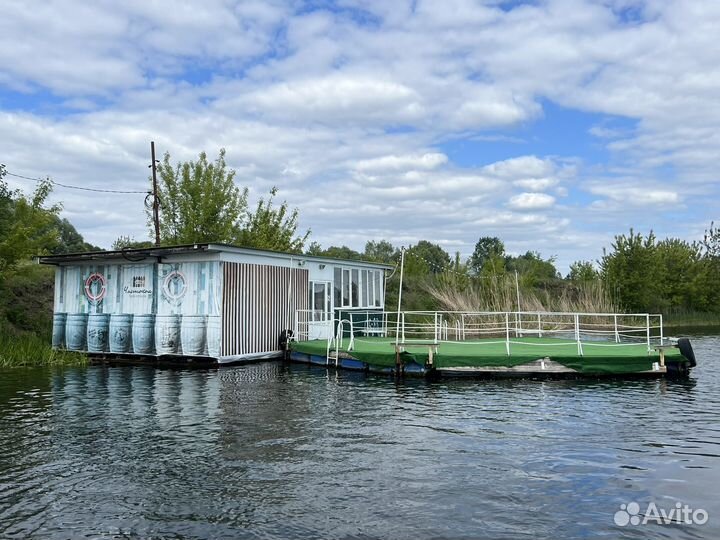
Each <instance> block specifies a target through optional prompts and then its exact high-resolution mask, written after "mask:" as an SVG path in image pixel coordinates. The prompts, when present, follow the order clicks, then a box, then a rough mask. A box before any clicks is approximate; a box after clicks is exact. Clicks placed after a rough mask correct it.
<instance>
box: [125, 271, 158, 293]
mask: <svg viewBox="0 0 720 540" xmlns="http://www.w3.org/2000/svg"><path fill="white" fill-rule="evenodd" d="M130 282H131V283H132V286H130V285H125V286H124V287H123V292H124V293H125V294H130V295H145V296H149V295H151V294H152V289H150V288H148V287H147V286H146V284H147V278H146V277H145V276H143V275H139V276H132V280H131V281H130Z"/></svg>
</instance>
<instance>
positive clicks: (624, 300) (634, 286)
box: [600, 229, 662, 311]
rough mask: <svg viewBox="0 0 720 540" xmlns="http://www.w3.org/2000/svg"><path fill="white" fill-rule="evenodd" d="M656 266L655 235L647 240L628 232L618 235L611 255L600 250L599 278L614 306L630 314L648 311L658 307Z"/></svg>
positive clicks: (651, 235) (658, 293) (651, 233)
mask: <svg viewBox="0 0 720 540" xmlns="http://www.w3.org/2000/svg"><path fill="white" fill-rule="evenodd" d="M659 269H660V267H659V265H658V257H657V246H656V242H655V235H654V234H653V232H652V231H651V232H650V234H649V235H648V236H647V237H643V235H642V234H640V233H637V234H636V233H635V232H634V231H633V230H632V229H630V234H629V235H627V236H626V235H624V234H621V235H617V236H615V241H614V242H613V243H612V251H609V252H608V251H607V250H605V249H603V256H602V259H601V260H600V275H601V277H602V280H603V282H604V283H605V285H606V287H607V289H608V291H609V292H610V294H611V295H613V296H614V297H615V303H617V304H619V305H620V306H622V307H623V308H624V309H626V310H629V311H649V310H656V309H658V308H660V307H661V304H662V302H661V301H660V288H659V280H658V276H659Z"/></svg>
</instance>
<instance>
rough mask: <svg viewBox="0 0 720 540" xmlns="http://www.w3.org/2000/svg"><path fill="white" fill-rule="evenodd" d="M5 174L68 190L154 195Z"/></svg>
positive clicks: (146, 192)
mask: <svg viewBox="0 0 720 540" xmlns="http://www.w3.org/2000/svg"><path fill="white" fill-rule="evenodd" d="M5 174H7V175H8V176H14V177H15V178H22V179H24V180H32V181H33V182H43V181H48V182H50V183H51V184H52V185H54V186H60V187H64V188H68V189H79V190H81V191H92V192H95V193H122V194H142V195H146V194H152V193H151V192H150V191H123V190H119V189H97V188H88V187H81V186H71V185H69V184H61V183H60V182H56V181H55V180H52V179H50V178H49V177H48V178H45V179H43V178H32V177H30V176H23V175H22V174H15V173H11V172H10V171H8V170H7V169H6V170H5Z"/></svg>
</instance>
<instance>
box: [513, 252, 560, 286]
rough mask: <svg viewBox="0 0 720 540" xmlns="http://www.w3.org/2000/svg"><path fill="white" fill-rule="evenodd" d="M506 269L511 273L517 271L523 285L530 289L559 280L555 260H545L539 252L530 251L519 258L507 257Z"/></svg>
mask: <svg viewBox="0 0 720 540" xmlns="http://www.w3.org/2000/svg"><path fill="white" fill-rule="evenodd" d="M505 267H506V268H507V269H508V270H509V271H511V272H514V271H517V273H518V274H519V275H520V277H521V278H522V281H523V284H524V285H525V286H529V287H535V286H538V285H547V284H548V282H551V281H553V280H555V279H558V271H557V268H555V259H554V258H553V257H550V258H549V259H543V258H542V257H541V256H540V254H539V253H538V252H537V251H528V252H527V253H525V255H520V256H519V257H506V258H505Z"/></svg>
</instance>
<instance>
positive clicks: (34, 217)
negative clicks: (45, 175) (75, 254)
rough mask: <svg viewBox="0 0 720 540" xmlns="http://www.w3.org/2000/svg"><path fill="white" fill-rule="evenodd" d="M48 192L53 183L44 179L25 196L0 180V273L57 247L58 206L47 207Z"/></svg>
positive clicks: (50, 190) (0, 178)
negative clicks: (56, 223)
mask: <svg viewBox="0 0 720 540" xmlns="http://www.w3.org/2000/svg"><path fill="white" fill-rule="evenodd" d="M3 176H4V170H3ZM51 192H52V184H51V183H50V181H49V180H43V181H41V182H39V183H38V185H37V187H36V189H35V191H34V192H33V194H32V195H31V196H29V197H28V196H26V195H24V194H23V193H21V192H19V191H11V190H10V189H8V186H7V185H6V184H5V182H4V181H3V180H2V177H0V211H1V212H0V216H1V217H0V274H2V272H3V271H4V270H9V269H12V268H14V267H15V266H16V265H17V264H18V263H20V262H21V261H24V260H28V259H29V258H30V257H31V256H32V255H42V254H46V253H49V252H51V250H52V249H54V248H55V247H56V246H57V245H58V241H59V235H58V230H57V228H56V227H55V226H54V224H55V220H56V218H57V214H58V213H59V212H60V205H52V206H46V202H47V198H48V197H49V196H50V193H51Z"/></svg>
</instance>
